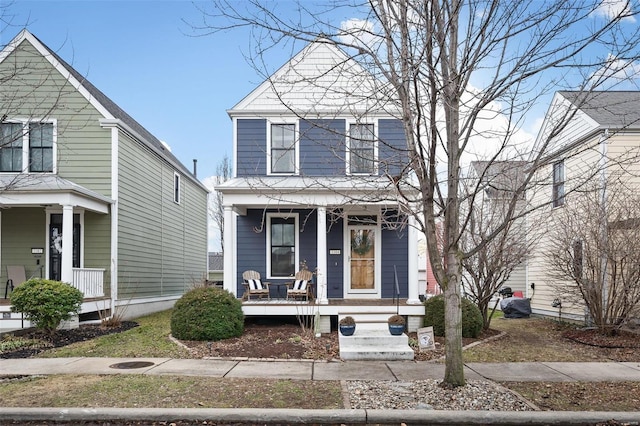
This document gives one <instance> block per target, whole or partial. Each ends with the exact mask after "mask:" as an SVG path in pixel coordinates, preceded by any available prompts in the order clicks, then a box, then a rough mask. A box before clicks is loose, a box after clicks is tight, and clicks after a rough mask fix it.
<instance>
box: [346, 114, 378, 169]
mask: <svg viewBox="0 0 640 426" xmlns="http://www.w3.org/2000/svg"><path fill="white" fill-rule="evenodd" d="M347 153H348V161H349V173H351V174H369V175H371V174H375V173H376V140H375V134H374V126H373V124H351V125H350V126H349V147H348V152H347Z"/></svg>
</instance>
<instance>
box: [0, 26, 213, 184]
mask: <svg viewBox="0 0 640 426" xmlns="http://www.w3.org/2000/svg"><path fill="white" fill-rule="evenodd" d="M24 41H28V42H29V43H30V44H31V45H32V46H33V47H34V48H35V49H36V50H38V52H40V54H42V56H43V57H44V58H45V59H47V60H48V61H49V62H50V63H51V65H52V66H53V67H54V68H55V69H56V70H58V71H59V72H60V74H62V75H63V76H64V77H65V78H66V79H67V80H68V81H69V83H70V84H71V85H72V86H73V87H75V88H76V89H78V91H79V92H80V93H81V94H82V95H83V96H84V97H85V98H86V99H87V100H88V101H89V102H90V103H91V105H92V106H93V107H94V108H96V109H97V110H98V111H99V112H100V113H101V114H102V115H103V116H104V118H105V119H108V120H118V121H120V122H121V123H123V124H124V125H125V126H126V127H127V128H128V129H130V130H132V131H133V132H135V133H136V136H138V137H139V140H140V142H142V143H143V144H145V145H146V146H147V147H149V148H150V149H151V150H152V151H154V152H156V153H157V154H158V155H160V157H161V158H163V159H165V160H166V161H167V162H168V163H170V164H171V165H173V166H174V167H176V168H177V169H178V170H180V171H181V172H182V173H183V174H184V175H185V176H187V177H188V178H190V179H191V180H192V181H194V182H196V183H197V184H198V185H199V186H201V187H202V188H203V189H205V190H206V187H205V186H204V185H203V184H202V183H200V181H198V180H197V179H196V178H195V177H194V176H193V174H192V173H191V171H190V170H189V169H187V168H186V167H185V166H184V165H183V164H182V163H181V162H180V160H178V159H177V158H176V157H175V156H174V155H173V154H172V153H171V152H170V151H169V150H168V149H167V148H166V147H165V146H164V144H163V143H162V142H160V140H159V139H158V138H156V137H155V136H154V135H153V134H151V132H149V131H148V130H147V129H145V128H144V127H143V126H142V125H141V124H140V123H138V122H137V121H136V120H134V119H133V117H131V116H130V115H129V114H127V113H126V112H125V111H124V110H123V109H122V108H120V107H119V106H118V105H116V103H115V102H113V101H112V100H111V99H109V98H108V97H107V96H106V95H105V94H104V93H102V91H100V90H99V89H98V88H97V87H95V86H94V85H93V84H92V83H91V82H90V81H89V80H87V79H86V78H85V77H84V76H82V74H80V73H79V72H78V71H76V70H75V69H74V68H73V67H72V66H71V65H69V64H68V63H67V62H66V61H64V60H63V59H62V58H61V57H60V56H58V54H57V53H56V52H54V51H53V50H51V49H50V48H49V47H48V46H47V45H46V44H44V43H43V42H42V41H40V40H39V39H38V38H37V37H36V36H34V35H33V34H32V33H30V32H29V31H28V30H26V29H24V30H22V31H20V33H19V34H18V35H17V36H16V37H15V38H14V39H13V40H11V42H9V43H8V44H7V45H6V46H5V47H4V49H3V50H2V51H1V52H0V62H2V61H4V59H5V58H7V56H9V55H10V54H11V52H13V51H14V50H15V49H16V48H17V47H18V46H19V45H20V44H21V43H22V42H24Z"/></svg>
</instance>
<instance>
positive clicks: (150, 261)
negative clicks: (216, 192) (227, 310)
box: [118, 134, 207, 299]
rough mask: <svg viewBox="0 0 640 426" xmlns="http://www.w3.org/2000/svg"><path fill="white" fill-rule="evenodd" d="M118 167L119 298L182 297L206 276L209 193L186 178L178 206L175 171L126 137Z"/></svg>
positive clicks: (123, 141) (183, 178)
mask: <svg viewBox="0 0 640 426" xmlns="http://www.w3.org/2000/svg"><path fill="white" fill-rule="evenodd" d="M119 162H120V173H119V200H118V203H119V210H118V212H119V228H118V255H119V262H118V267H119V274H118V279H119V285H118V287H119V295H118V297H119V298H120V299H127V298H141V297H160V296H173V295H179V294H182V293H183V292H184V291H185V290H186V289H188V288H189V287H190V286H191V285H192V283H193V281H194V280H198V279H202V278H203V277H204V276H205V274H206V252H207V247H206V214H207V210H206V192H205V191H204V190H202V189H200V188H196V186H195V184H194V183H193V182H190V181H189V180H188V179H187V178H186V177H185V176H182V177H181V202H180V204H177V203H175V202H174V201H173V179H174V169H173V168H172V167H171V166H170V165H169V164H167V163H166V162H165V161H163V160H161V159H160V158H159V157H157V156H156V155H155V154H153V153H152V152H150V151H149V150H148V149H147V148H145V147H143V146H142V145H140V144H139V143H137V142H135V141H133V140H132V139H131V138H129V137H126V135H124V134H121V143H120V147H119ZM191 198H193V201H192V200H191ZM194 235H195V236H197V237H196V238H193V236H194ZM187 236H189V238H187Z"/></svg>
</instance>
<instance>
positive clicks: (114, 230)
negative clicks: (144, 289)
mask: <svg viewBox="0 0 640 426" xmlns="http://www.w3.org/2000/svg"><path fill="white" fill-rule="evenodd" d="M118 143H119V139H118V128H117V127H111V199H112V200H113V202H112V203H111V265H110V267H111V275H110V280H111V282H110V283H109V289H110V297H111V313H112V314H113V313H114V312H115V309H116V297H117V295H118V204H119V202H118V197H119V191H118V188H119V185H120V182H119V174H118V173H119V166H118V150H119V145H118Z"/></svg>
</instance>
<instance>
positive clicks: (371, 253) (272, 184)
mask: <svg viewBox="0 0 640 426" xmlns="http://www.w3.org/2000/svg"><path fill="white" fill-rule="evenodd" d="M379 85H380V83H379V82H377V81H376V80H375V79H374V78H373V76H372V75H371V74H369V73H368V72H367V71H366V69H365V68H363V67H362V66H361V65H360V64H358V63H357V62H356V61H355V60H353V59H351V58H350V57H349V56H348V55H347V54H346V53H345V52H344V51H342V50H341V49H340V48H338V47H337V46H336V45H335V44H334V43H332V42H331V41H329V40H317V41H315V42H313V43H310V44H309V45H307V46H306V47H305V48H304V49H303V50H302V51H300V52H299V53H298V54H297V55H296V56H295V57H293V58H292V59H291V60H290V61H289V62H288V63H287V64H285V65H284V66H282V67H281V68H280V69H279V70H278V71H276V72H275V73H274V74H273V75H272V76H270V77H269V78H268V79H267V80H265V81H264V82H263V83H262V84H261V85H260V86H258V87H257V88H256V89H255V90H254V91H252V92H251V93H250V94H249V95H247V96H246V97H245V98H244V99H242V100H241V101H240V102H239V103H238V104H236V105H235V106H234V107H233V108H231V109H230V110H229V111H228V114H229V116H230V117H231V119H232V120H233V129H234V130H233V143H234V155H233V157H234V164H233V170H234V176H233V178H232V179H230V180H228V181H227V182H225V183H224V184H222V185H220V186H218V187H217V188H216V189H217V190H219V191H220V192H221V193H222V194H223V197H224V198H223V200H224V201H223V205H224V212H225V225H224V227H225V229H224V235H225V251H224V270H225V275H224V287H225V289H226V290H228V291H230V292H232V293H233V294H235V295H237V297H239V298H240V297H242V296H243V295H244V292H245V287H244V286H243V278H242V274H243V272H244V271H247V270H255V271H257V272H259V273H260V275H261V278H262V280H263V281H268V282H270V283H271V289H270V291H271V294H270V296H271V298H270V300H266V299H261V300H253V299H251V300H246V301H244V302H243V309H244V312H245V314H246V315H249V316H250V315H304V316H307V315H308V316H314V317H315V318H316V319H319V322H318V323H317V326H318V328H317V329H318V330H320V331H322V332H327V331H329V330H330V329H331V325H332V324H334V325H335V323H336V321H337V319H338V318H339V317H340V316H345V315H365V314H376V313H377V314H379V315H380V316H382V317H384V318H386V316H388V315H387V314H390V313H396V310H397V309H398V310H399V311H400V314H402V315H405V316H407V317H408V318H409V328H410V329H415V328H417V327H418V326H419V325H420V317H421V316H422V315H423V314H424V307H422V306H421V304H420V300H419V296H418V293H419V290H418V253H417V247H416V246H417V237H416V232H415V229H414V228H413V227H412V226H411V224H412V219H411V218H410V215H406V214H404V213H403V212H402V211H401V209H400V206H399V203H398V202H397V196H398V194H397V191H398V187H397V186H396V183H397V181H396V180H394V176H398V175H400V174H401V173H402V171H401V168H402V167H403V166H404V165H406V163H407V159H406V158H405V152H406V151H405V146H406V140H405V136H404V130H403V125H402V122H401V121H400V120H399V119H398V117H399V114H394V112H397V107H389V105H383V104H382V103H381V102H379V101H377V100H376V99H375V97H376V96H375V95H376V93H375V91H376V90H378V87H379ZM372 95H374V96H372ZM301 268H308V269H309V270H311V271H313V272H314V273H315V276H314V287H313V289H314V296H315V297H314V298H313V300H312V301H309V302H307V301H291V300H286V298H284V296H285V295H286V288H285V287H284V286H283V285H284V284H285V283H287V282H291V281H292V277H293V276H294V274H295V273H296V271H298V270H300V269H301Z"/></svg>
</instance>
